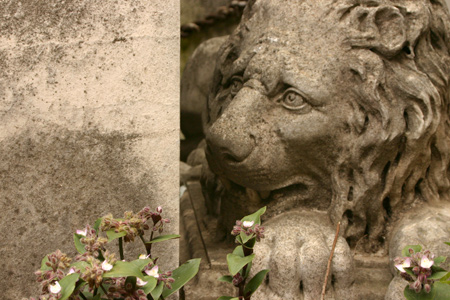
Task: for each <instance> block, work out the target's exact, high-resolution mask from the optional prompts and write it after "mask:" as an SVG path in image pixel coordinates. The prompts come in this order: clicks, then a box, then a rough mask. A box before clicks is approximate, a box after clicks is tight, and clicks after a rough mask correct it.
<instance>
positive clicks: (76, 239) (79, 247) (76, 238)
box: [73, 233, 86, 254]
mask: <svg viewBox="0 0 450 300" xmlns="http://www.w3.org/2000/svg"><path fill="white" fill-rule="evenodd" d="M81 238H84V236H82V235H81V234H76V233H74V234H73V242H74V243H75V248H77V251H78V253H80V254H83V253H85V252H86V249H85V248H84V245H83V244H82V243H81V241H80V240H81Z"/></svg>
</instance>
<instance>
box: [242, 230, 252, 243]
mask: <svg viewBox="0 0 450 300" xmlns="http://www.w3.org/2000/svg"><path fill="white" fill-rule="evenodd" d="M239 236H240V237H241V241H242V244H245V243H247V242H248V241H249V240H251V239H252V238H254V237H255V234H254V233H252V234H250V235H247V234H246V233H245V232H244V231H241V232H240V233H239Z"/></svg>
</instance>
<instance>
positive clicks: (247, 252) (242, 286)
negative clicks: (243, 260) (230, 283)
mask: <svg viewBox="0 0 450 300" xmlns="http://www.w3.org/2000/svg"><path fill="white" fill-rule="evenodd" d="M242 248H243V250H244V257H245V256H249V255H251V254H252V253H253V249H249V248H246V247H244V245H242ZM247 268H248V264H246V265H245V266H244V267H243V268H242V277H244V280H242V282H241V283H239V285H238V289H239V290H238V297H239V299H241V297H242V299H244V300H250V297H247V298H246V297H245V295H244V289H245V282H246V281H247V278H246V276H245V275H246V273H247Z"/></svg>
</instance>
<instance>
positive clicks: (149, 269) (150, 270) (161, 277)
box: [143, 263, 175, 289]
mask: <svg viewBox="0 0 450 300" xmlns="http://www.w3.org/2000/svg"><path fill="white" fill-rule="evenodd" d="M143 271H144V273H145V274H147V275H148V276H153V277H155V278H156V279H157V280H158V283H157V284H159V283H160V282H164V285H165V286H166V287H167V288H168V289H171V288H172V283H174V282H175V279H173V278H172V277H171V276H172V271H167V272H165V273H159V267H158V266H157V265H155V264H154V263H149V264H148V265H147V266H146V267H145V268H144V270H143Z"/></svg>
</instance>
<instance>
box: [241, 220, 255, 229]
mask: <svg viewBox="0 0 450 300" xmlns="http://www.w3.org/2000/svg"><path fill="white" fill-rule="evenodd" d="M253 224H255V222H254V221H244V222H242V226H244V228H250V227H252V226H253Z"/></svg>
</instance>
